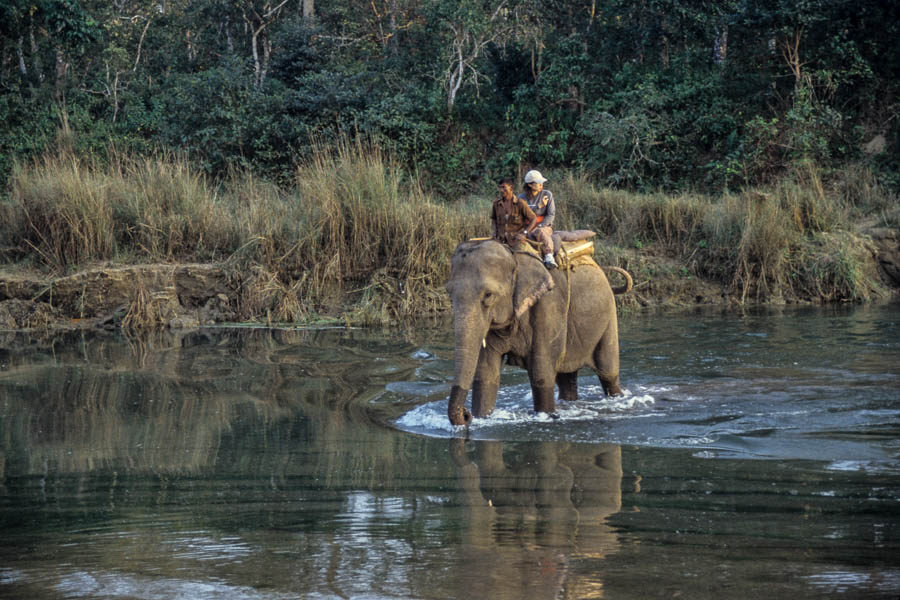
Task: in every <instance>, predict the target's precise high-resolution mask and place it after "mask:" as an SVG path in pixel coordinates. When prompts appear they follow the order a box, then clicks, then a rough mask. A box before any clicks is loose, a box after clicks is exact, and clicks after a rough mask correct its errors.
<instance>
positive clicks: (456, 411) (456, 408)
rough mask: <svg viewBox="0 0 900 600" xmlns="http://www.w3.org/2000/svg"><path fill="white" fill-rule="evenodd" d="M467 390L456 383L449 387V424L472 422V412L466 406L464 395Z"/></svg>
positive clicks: (466, 393)
mask: <svg viewBox="0 0 900 600" xmlns="http://www.w3.org/2000/svg"><path fill="white" fill-rule="evenodd" d="M468 393H469V390H465V389H463V388H461V387H459V386H458V385H454V386H453V387H452V388H451V389H450V402H449V403H448V404H447V416H448V417H450V424H451V425H468V424H469V423H471V422H472V413H470V412H469V410H468V409H467V408H466V396H467V395H468Z"/></svg>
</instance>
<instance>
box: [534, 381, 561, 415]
mask: <svg viewBox="0 0 900 600" xmlns="http://www.w3.org/2000/svg"><path fill="white" fill-rule="evenodd" d="M531 395H532V396H533V397H534V411H535V412H545V413H547V414H549V415H553V414H554V411H556V401H555V400H554V399H553V386H552V385H551V386H550V387H544V388H536V387H534V386H532V387H531Z"/></svg>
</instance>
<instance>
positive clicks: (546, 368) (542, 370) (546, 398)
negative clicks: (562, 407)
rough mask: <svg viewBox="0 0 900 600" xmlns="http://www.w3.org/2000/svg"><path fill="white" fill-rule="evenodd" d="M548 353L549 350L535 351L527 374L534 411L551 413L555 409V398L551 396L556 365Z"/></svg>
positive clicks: (554, 382)
mask: <svg viewBox="0 0 900 600" xmlns="http://www.w3.org/2000/svg"><path fill="white" fill-rule="evenodd" d="M545 354H546V356H544V355H545ZM549 354H550V353H549V352H535V354H534V355H533V356H532V360H531V365H530V368H529V369H528V376H529V377H530V378H531V395H532V398H533V399H534V410H535V412H545V413H547V414H553V413H554V411H555V410H556V400H555V399H554V397H553V392H554V390H555V384H556V367H555V361H553V360H552V359H551V358H550V356H549Z"/></svg>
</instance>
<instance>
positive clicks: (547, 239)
mask: <svg viewBox="0 0 900 600" xmlns="http://www.w3.org/2000/svg"><path fill="white" fill-rule="evenodd" d="M546 181H547V179H546V178H545V177H544V176H543V175H541V172H540V171H537V170H534V169H532V170H531V171H528V172H527V173H525V191H524V192H522V193H521V194H519V198H521V199H522V200H524V201H525V202H527V203H528V207H529V208H530V209H531V210H532V211H533V212H534V214H535V215H536V216H537V218H538V226H537V227H536V228H535V229H534V230H533V231H531V233H529V234H528V237H530V238H531V239H533V240H537V241H538V242H540V243H541V254H543V255H544V265H545V266H546V267H547V268H548V269H555V268H556V267H557V264H556V261H555V260H554V259H553V252H554V248H553V237H552V236H553V218H554V217H555V216H556V202H554V201H553V194H552V193H551V192H550V190H545V189H544V183H545V182H546Z"/></svg>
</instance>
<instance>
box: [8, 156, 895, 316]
mask: <svg viewBox="0 0 900 600" xmlns="http://www.w3.org/2000/svg"><path fill="white" fill-rule="evenodd" d="M551 182H552V184H553V185H552V186H551V189H552V190H553V191H554V194H555V195H556V197H557V202H558V217H557V222H558V224H559V228H562V229H584V228H588V229H592V230H594V231H596V232H597V234H598V235H597V237H596V238H595V240H596V241H595V253H594V256H595V259H596V260H597V262H598V263H599V264H601V265H612V266H619V267H622V268H625V269H627V270H628V271H630V272H631V273H632V275H633V277H634V280H635V289H634V291H633V292H632V293H630V294H628V295H625V296H622V297H620V298H619V303H620V306H621V307H622V309H624V310H627V309H631V308H639V307H651V306H666V307H677V306H690V305H697V304H722V305H727V304H758V303H765V304H771V303H774V304H791V303H821V302H845V301H852V302H865V301H869V300H875V299H879V298H885V297H889V296H891V295H892V294H896V293H897V290H898V289H900V206H898V203H897V199H896V197H895V196H891V195H890V194H889V193H887V192H886V191H885V190H883V189H882V188H881V187H879V186H878V185H877V183H876V182H875V181H873V180H872V178H871V177H870V176H869V175H867V174H866V173H865V172H851V173H849V174H844V175H843V178H842V179H840V180H834V179H833V180H830V181H825V180H823V177H822V176H820V174H819V173H818V172H817V171H816V170H815V169H814V168H812V167H810V166H805V167H799V168H798V169H797V170H796V171H795V173H794V176H793V177H792V178H790V179H787V180H785V181H783V182H781V183H779V184H777V185H775V186H772V187H770V188H766V189H752V190H744V191H740V192H733V193H726V194H722V195H719V196H716V197H712V196H707V195H702V194H681V195H675V196H672V195H664V194H634V193H629V192H624V191H619V190H613V189H608V188H599V187H597V186H596V185H595V184H593V183H592V182H591V181H590V180H589V179H588V178H587V177H584V176H579V175H576V174H572V173H560V174H551ZM492 193H493V190H492V189H491V187H490V186H485V187H484V188H483V189H473V190H472V193H471V194H470V195H468V196H466V197H465V198H462V199H452V200H448V199H443V198H440V197H438V196H437V195H436V194H435V193H434V192H433V191H429V190H425V189H423V187H422V186H421V185H419V183H418V182H417V181H416V179H415V178H413V177H410V176H409V175H407V174H405V173H404V172H402V170H401V169H400V168H399V167H398V166H397V165H396V164H395V163H394V162H393V161H392V160H391V159H390V157H389V156H386V155H384V154H382V153H381V152H380V151H379V150H378V149H377V148H370V147H364V146H362V145H358V144H356V145H354V144H347V145H344V146H342V147H340V148H339V149H338V150H336V151H334V152H327V153H326V152H322V153H320V154H318V155H317V156H316V158H315V160H313V161H311V162H310V163H309V164H306V165H302V166H300V167H298V169H297V174H296V179H295V182H294V184H293V185H292V186H290V187H284V186H276V185H274V184H271V183H269V182H266V181H261V180H259V179H257V178H255V177H254V176H253V175H251V174H247V173H237V172H236V173H234V174H233V175H232V177H231V178H229V179H228V180H227V181H223V182H212V181H210V180H208V179H207V178H204V177H203V176H202V175H201V174H199V173H198V172H197V171H196V170H194V169H192V168H191V166H190V165H189V164H188V163H187V162H184V161H182V160H180V159H177V158H175V157H157V158H147V157H129V156H117V157H115V158H114V160H111V161H108V162H103V163H100V162H98V161H92V160H86V159H83V158H78V157H75V156H72V155H68V154H59V155H53V156H48V157H47V158H45V159H44V160H43V161H41V162H39V163H34V164H30V165H22V166H19V167H17V168H16V170H15V173H14V175H13V177H12V179H11V181H10V185H9V193H8V196H7V198H5V199H4V200H3V201H2V204H0V234H2V236H0V239H2V243H0V329H23V328H58V327H113V328H117V327H123V328H128V329H146V328H158V327H172V328H180V327H197V326H202V325H208V324H213V323H221V322H260V323H293V324H315V323H323V322H335V323H346V324H359V325H368V324H386V323H395V322H400V321H403V320H407V319H411V318H415V317H419V316H423V315H428V314H436V313H442V312H444V311H446V310H447V309H448V308H449V301H448V299H447V296H446V294H445V293H444V291H443V284H444V282H445V281H446V278H447V275H448V271H449V258H450V255H451V254H452V252H453V249H454V248H455V246H456V244H457V243H458V242H459V241H461V240H464V239H467V238H469V237H474V236H482V235H486V234H487V233H488V231H489V220H488V218H487V215H488V214H489V206H490V201H491V195H492Z"/></svg>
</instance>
